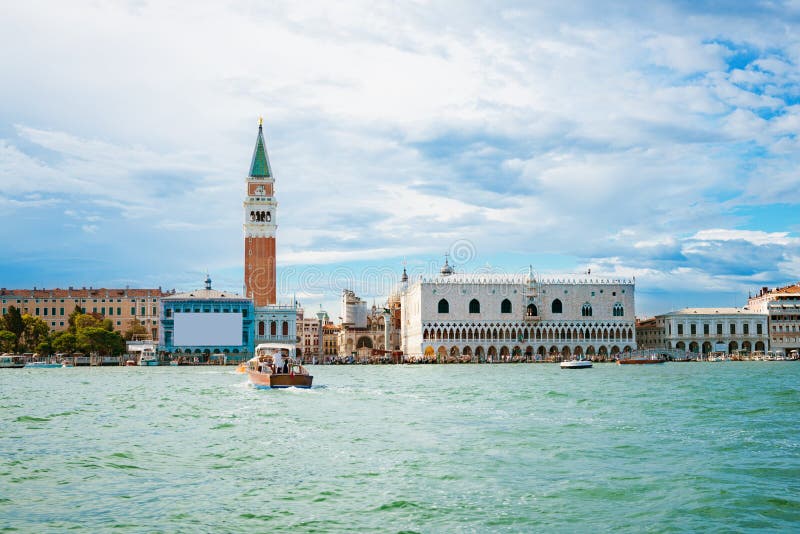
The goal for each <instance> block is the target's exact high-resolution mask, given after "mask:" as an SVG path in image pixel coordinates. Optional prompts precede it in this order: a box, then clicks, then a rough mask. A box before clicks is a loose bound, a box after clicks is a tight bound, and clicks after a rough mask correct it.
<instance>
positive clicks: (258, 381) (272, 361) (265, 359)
mask: <svg viewBox="0 0 800 534" xmlns="http://www.w3.org/2000/svg"><path fill="white" fill-rule="evenodd" d="M294 350H295V349H294V345H293V344H289V343H260V344H259V345H258V346H257V347H256V355H255V356H254V357H252V358H250V360H248V361H247V378H248V380H249V381H250V384H251V385H252V386H253V387H256V388H281V389H282V388H292V387H294V388H310V387H311V382H312V381H313V379H314V377H313V376H311V374H309V372H308V370H307V369H306V368H305V367H303V366H302V365H300V363H298V362H297V360H296V359H295V352H294Z"/></svg>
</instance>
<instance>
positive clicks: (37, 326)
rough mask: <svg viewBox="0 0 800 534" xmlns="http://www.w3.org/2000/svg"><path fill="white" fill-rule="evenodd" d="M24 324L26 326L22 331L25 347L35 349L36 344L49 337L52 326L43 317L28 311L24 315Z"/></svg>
mask: <svg viewBox="0 0 800 534" xmlns="http://www.w3.org/2000/svg"><path fill="white" fill-rule="evenodd" d="M22 324H23V326H24V329H23V333H22V345H23V347H24V348H25V349H27V350H30V351H33V350H35V349H36V346H37V345H38V344H39V343H40V342H42V341H44V340H46V339H47V335H48V334H49V333H50V327H49V326H47V323H45V322H44V320H43V319H42V318H41V317H35V316H33V315H28V314H27V313H26V314H25V315H23V316H22Z"/></svg>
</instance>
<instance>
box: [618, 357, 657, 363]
mask: <svg viewBox="0 0 800 534" xmlns="http://www.w3.org/2000/svg"><path fill="white" fill-rule="evenodd" d="M665 361H667V360H665V359H664V358H656V357H652V358H620V359H619V360H617V365H648V364H653V363H664V362H665Z"/></svg>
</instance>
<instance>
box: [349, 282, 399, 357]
mask: <svg viewBox="0 0 800 534" xmlns="http://www.w3.org/2000/svg"><path fill="white" fill-rule="evenodd" d="M337 346H338V350H339V357H340V358H348V357H354V358H356V359H358V360H359V361H364V360H367V359H371V358H373V357H374V356H376V355H377V354H381V353H385V352H391V351H392V350H393V347H394V346H399V332H398V331H397V330H396V329H393V328H392V323H391V313H390V312H389V310H388V309H387V308H379V307H377V306H375V305H374V304H373V306H372V308H371V309H370V310H367V308H366V301H364V300H363V299H361V298H360V297H358V296H356V294H355V293H354V292H353V291H351V290H349V289H345V290H344V291H342V324H341V325H340V328H339V332H338V339H337Z"/></svg>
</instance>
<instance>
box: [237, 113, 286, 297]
mask: <svg viewBox="0 0 800 534" xmlns="http://www.w3.org/2000/svg"><path fill="white" fill-rule="evenodd" d="M262 122H263V121H262V119H260V118H259V119H258V137H257V138H256V148H255V150H254V151H253V160H252V161H251V163H250V173H249V175H248V176H247V195H246V196H245V199H244V203H243V206H244V285H245V296H247V297H249V298H251V299H253V304H254V305H255V307H257V308H258V307H261V306H267V305H269V304H275V231H276V230H277V228H278V225H277V223H276V221H277V217H276V216H277V208H278V202H277V201H276V200H275V196H274V191H273V186H274V185H275V179H274V177H273V176H272V169H271V168H270V165H269V158H267V149H266V147H265V146H264V133H263V131H262Z"/></svg>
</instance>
